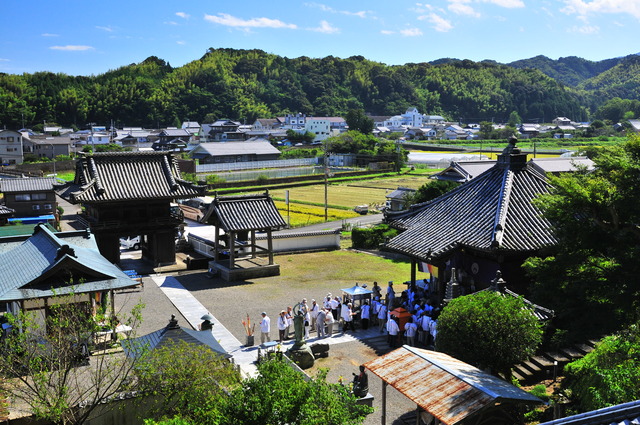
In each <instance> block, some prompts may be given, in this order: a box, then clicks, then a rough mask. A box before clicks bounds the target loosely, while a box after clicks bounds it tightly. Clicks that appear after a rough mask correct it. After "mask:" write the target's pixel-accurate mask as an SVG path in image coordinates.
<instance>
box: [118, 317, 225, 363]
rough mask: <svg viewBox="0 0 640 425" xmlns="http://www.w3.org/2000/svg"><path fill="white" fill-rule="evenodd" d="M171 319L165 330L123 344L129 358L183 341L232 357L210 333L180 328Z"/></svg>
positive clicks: (173, 318) (173, 319)
mask: <svg viewBox="0 0 640 425" xmlns="http://www.w3.org/2000/svg"><path fill="white" fill-rule="evenodd" d="M171 319H172V320H171V321H169V325H167V326H166V327H165V328H163V329H160V330H157V331H155V332H152V333H150V334H147V335H144V336H141V337H139V338H133V339H131V340H128V341H127V342H126V343H123V346H124V349H125V352H126V354H127V356H129V357H137V356H139V355H140V354H142V353H145V352H147V350H153V349H155V348H160V347H170V346H171V344H177V343H179V342H180V341H183V342H186V343H189V344H195V345H204V346H206V347H208V348H209V349H210V350H212V351H213V352H215V353H216V354H219V355H220V356H222V357H224V358H225V359H228V358H230V357H231V354H229V353H227V352H226V351H225V350H224V348H222V346H221V345H220V343H219V342H218V341H217V340H216V339H215V337H214V336H213V334H212V333H211V332H210V331H209V332H207V331H194V330H192V329H187V328H183V327H182V326H178V321H177V320H176V319H175V317H172V318H171ZM214 326H215V324H214Z"/></svg>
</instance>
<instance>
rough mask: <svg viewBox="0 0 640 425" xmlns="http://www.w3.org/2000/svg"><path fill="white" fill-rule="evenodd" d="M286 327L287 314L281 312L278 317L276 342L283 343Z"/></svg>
mask: <svg viewBox="0 0 640 425" xmlns="http://www.w3.org/2000/svg"><path fill="white" fill-rule="evenodd" d="M287 326H288V320H287V312H286V311H284V310H282V311H281V312H280V316H278V336H279V338H278V340H279V341H280V342H284V340H285V339H286V332H287Z"/></svg>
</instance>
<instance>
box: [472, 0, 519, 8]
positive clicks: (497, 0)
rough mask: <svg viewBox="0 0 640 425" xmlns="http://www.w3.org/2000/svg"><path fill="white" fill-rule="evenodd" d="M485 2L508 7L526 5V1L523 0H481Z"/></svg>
mask: <svg viewBox="0 0 640 425" xmlns="http://www.w3.org/2000/svg"><path fill="white" fill-rule="evenodd" d="M480 1H481V2H483V3H491V4H495V5H496V6H500V7H506V8H507V9H516V8H520V7H524V2H523V1H522V0H480Z"/></svg>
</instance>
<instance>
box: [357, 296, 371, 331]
mask: <svg viewBox="0 0 640 425" xmlns="http://www.w3.org/2000/svg"><path fill="white" fill-rule="evenodd" d="M369 317H371V306H370V305H369V300H364V304H363V305H362V307H360V324H362V329H369Z"/></svg>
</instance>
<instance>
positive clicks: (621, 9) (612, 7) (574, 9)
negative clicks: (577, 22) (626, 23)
mask: <svg viewBox="0 0 640 425" xmlns="http://www.w3.org/2000/svg"><path fill="white" fill-rule="evenodd" d="M564 3H565V5H566V6H565V7H563V8H562V9H560V11H561V12H564V13H566V14H568V15H592V14H594V15H595V14H602V13H611V14H618V13H619V14H624V13H626V14H629V15H631V16H633V17H635V18H638V19H640V2H639V1H637V0H592V1H585V0H564Z"/></svg>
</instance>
